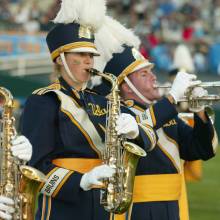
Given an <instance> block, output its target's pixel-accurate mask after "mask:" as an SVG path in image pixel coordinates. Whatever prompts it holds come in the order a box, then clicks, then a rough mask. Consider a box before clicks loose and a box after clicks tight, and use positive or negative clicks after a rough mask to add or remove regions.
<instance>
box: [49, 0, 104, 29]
mask: <svg viewBox="0 0 220 220" xmlns="http://www.w3.org/2000/svg"><path fill="white" fill-rule="evenodd" d="M105 13H106V0H62V3H61V8H60V11H59V12H58V14H57V16H56V18H55V19H54V20H53V22H54V23H64V24H68V23H72V22H73V21H75V22H76V23H79V24H81V25H89V26H92V27H93V28H94V29H95V30H97V29H98V28H100V27H101V25H102V23H103V20H104V16H105Z"/></svg>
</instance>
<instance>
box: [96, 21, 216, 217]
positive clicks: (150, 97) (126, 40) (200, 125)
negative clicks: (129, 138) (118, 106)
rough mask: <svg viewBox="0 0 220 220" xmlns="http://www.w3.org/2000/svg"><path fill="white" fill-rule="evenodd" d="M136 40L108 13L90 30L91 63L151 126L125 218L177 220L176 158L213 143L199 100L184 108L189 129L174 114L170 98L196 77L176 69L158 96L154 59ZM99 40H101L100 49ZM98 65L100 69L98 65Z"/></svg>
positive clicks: (209, 152) (199, 92)
mask: <svg viewBox="0 0 220 220" xmlns="http://www.w3.org/2000/svg"><path fill="white" fill-rule="evenodd" d="M110 42H114V45H111V43H110ZM138 42H139V41H138V39H137V37H136V36H134V35H133V33H131V32H130V31H129V30H127V29H126V28H124V27H123V26H121V25H120V24H119V23H118V22H117V21H115V20H113V19H111V18H109V17H106V18H105V24H104V25H103V26H102V28H101V29H100V30H99V32H98V34H97V35H96V43H97V46H98V49H100V54H101V57H100V58H99V57H97V59H96V65H95V68H97V69H99V70H100V71H103V72H111V73H113V74H115V75H116V76H117V77H118V80H119V83H120V92H121V93H120V94H121V96H122V98H123V99H124V101H125V104H126V105H127V106H128V107H129V108H130V109H131V110H132V111H133V112H134V113H135V114H136V116H137V118H139V120H140V122H141V123H143V124H145V125H146V124H147V125H149V126H153V127H154V128H155V129H157V132H156V133H157V136H158V142H157V146H156V147H155V148H154V150H153V151H152V152H150V153H149V154H148V156H147V157H145V158H141V159H140V162H139V165H138V168H137V173H136V179H135V185H134V197H133V202H134V204H133V208H132V210H131V213H130V215H127V217H128V216H130V219H132V220H137V219H138V220H151V219H152V220H179V219H180V213H179V206H178V200H179V198H180V194H181V182H182V166H181V159H184V160H197V159H203V160H207V159H209V158H211V157H213V156H214V155H215V151H216V147H217V140H216V135H215V131H214V127H213V125H212V123H211V121H210V119H209V117H208V116H207V113H206V112H205V110H204V107H205V106H204V105H203V103H199V105H197V106H191V107H190V110H191V111H192V112H194V120H195V125H194V128H191V127H190V126H188V125H187V124H185V123H184V122H183V121H182V120H181V119H180V118H179V117H178V115H177V114H178V112H177V111H176V103H177V102H178V101H179V100H180V99H181V98H182V97H183V96H184V94H185V92H186V91H187V90H188V88H190V87H195V86H196V85H198V84H199V83H200V81H197V80H196V76H195V75H192V74H188V73H186V72H179V73H178V74H177V76H176V78H175V80H174V82H173V84H172V86H171V89H170V92H169V94H168V95H167V96H166V97H163V98H162V99H161V97H160V94H159V92H158V88H156V87H157V77H156V76H155V74H154V73H153V70H152V69H153V66H154V64H153V63H151V62H149V61H148V60H147V59H145V58H144V57H143V56H142V55H141V54H140V53H139V52H138V51H137V49H136V48H137V46H138ZM101 45H105V48H103V50H102V48H101ZM135 47H136V48H135ZM103 62H105V63H104V65H103ZM103 66H104V70H102V69H101V67H103ZM104 83H105V84H106V85H104ZM107 86H108V85H107V83H106V82H102V84H101V85H100V86H99V87H97V88H96V89H97V90H98V91H99V93H100V94H103V90H104V87H105V88H106V87H107ZM205 94H206V90H205V89H203V88H200V87H195V88H194V89H193V91H192V97H194V98H196V97H201V96H204V95H205ZM103 95H104V94H103ZM105 95H106V94H105ZM155 102H156V103H155ZM154 103H155V104H154ZM120 219H122V218H120ZM124 219H126V218H125V217H124ZM182 219H184V220H186V219H188V216H187V215H185V216H184V217H182V216H181V220H182Z"/></svg>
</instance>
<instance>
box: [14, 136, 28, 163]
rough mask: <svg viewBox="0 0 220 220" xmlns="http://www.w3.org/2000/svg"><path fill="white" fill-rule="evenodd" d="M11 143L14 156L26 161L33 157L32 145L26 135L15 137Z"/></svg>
mask: <svg viewBox="0 0 220 220" xmlns="http://www.w3.org/2000/svg"><path fill="white" fill-rule="evenodd" d="M11 144H12V147H11V151H12V154H13V156H15V157H18V158H19V159H21V160H25V161H29V160H30V159H31V156H32V145H31V143H30V141H29V140H28V139H27V138H26V137H25V136H17V137H15V138H14V139H13V140H12V142H11Z"/></svg>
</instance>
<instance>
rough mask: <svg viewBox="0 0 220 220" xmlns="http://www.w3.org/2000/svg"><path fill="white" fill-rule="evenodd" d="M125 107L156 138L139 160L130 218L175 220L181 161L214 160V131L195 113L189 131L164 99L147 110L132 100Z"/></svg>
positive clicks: (172, 107) (215, 143)
mask: <svg viewBox="0 0 220 220" xmlns="http://www.w3.org/2000/svg"><path fill="white" fill-rule="evenodd" d="M127 104H128V106H130V109H131V110H132V111H133V112H135V114H136V115H137V117H138V118H139V120H140V121H141V122H142V123H146V124H149V125H152V126H153V127H154V128H155V129H156V130H157V131H156V133H157V135H158V142H157V146H156V147H155V148H154V149H153V151H151V153H149V154H148V156H147V157H145V158H141V159H140V161H139V165H138V168H137V173H136V175H137V176H136V182H135V189H134V204H133V208H132V214H131V219H132V220H136V219H138V220H145V219H146V220H149V219H158V220H159V219H160V220H169V219H170V220H178V219H180V217H179V206H178V200H179V198H180V194H181V187H182V186H181V184H182V183H181V182H182V175H183V172H182V164H181V159H184V160H188V161H191V160H197V159H202V160H208V159H209V158H211V157H213V156H214V154H215V148H216V145H217V142H216V140H217V139H216V136H215V135H216V134H215V131H214V128H213V126H212V124H211V122H210V121H208V122H207V123H204V122H203V121H202V120H201V119H200V118H199V117H198V116H197V115H196V114H195V115H194V120H195V126H194V128H191V127H190V126H188V125H187V124H186V123H185V122H183V121H182V120H181V119H180V118H178V115H177V111H176V110H175V107H174V106H173V105H172V104H171V103H170V102H169V101H168V99H167V98H163V99H162V100H160V101H158V103H156V104H154V105H152V106H150V107H149V108H148V109H147V110H146V107H145V106H143V105H141V104H140V103H137V102H135V101H133V100H130V101H127ZM165 109H166V111H164V110H165ZM143 213H145V215H144V216H145V217H144V218H143Z"/></svg>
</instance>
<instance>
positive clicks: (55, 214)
mask: <svg viewBox="0 0 220 220" xmlns="http://www.w3.org/2000/svg"><path fill="white" fill-rule="evenodd" d="M67 3H68V4H67ZM104 3H105V2H104V0H84V1H83V0H78V1H77V0H75V1H72V0H71V1H63V2H62V5H61V10H60V12H59V13H58V15H57V17H56V19H55V22H56V23H57V24H56V25H55V27H54V28H53V29H52V30H51V31H50V32H49V33H48V35H47V44H48V47H49V50H50V53H51V57H52V60H53V62H54V65H55V67H56V69H57V70H59V73H60V77H59V79H58V80H57V82H55V83H53V84H52V85H49V86H48V87H45V88H41V89H38V90H36V91H35V92H34V93H33V95H31V96H30V97H29V98H28V100H27V103H26V106H25V109H24V112H23V120H22V126H21V127H22V132H23V134H24V135H26V136H27V137H28V138H29V140H30V142H31V143H32V145H33V157H32V159H31V161H30V165H32V166H34V167H36V168H37V169H39V170H41V171H42V172H44V173H45V174H46V175H47V177H48V180H47V182H46V183H44V184H42V185H41V188H40V196H39V201H38V210H37V214H36V220H40V219H50V220H56V219H59V220H60V219H65V220H72V219H81V220H90V219H91V220H93V219H95V220H109V218H110V216H109V213H107V212H106V211H105V210H104V208H103V207H101V205H100V191H99V189H98V188H100V187H102V185H103V184H102V182H101V181H102V180H103V179H105V178H108V177H112V175H113V174H114V173H115V170H114V169H113V168H111V167H109V166H107V165H102V161H101V155H102V152H103V150H104V147H105V145H104V140H105V133H104V129H103V127H104V126H105V123H106V113H107V101H106V99H105V98H104V97H102V96H100V95H97V94H96V93H94V92H93V91H91V90H89V89H87V88H86V87H87V82H88V81H89V79H90V74H89V72H88V71H87V70H88V69H90V68H92V67H93V63H94V62H93V61H94V56H96V55H99V53H98V51H97V49H96V47H95V45H94V31H96V30H97V29H98V28H99V26H100V24H101V23H100V22H102V20H103V17H104V13H105V4H104ZM122 112H125V113H123V114H121V115H120V116H119V118H118V120H117V127H116V130H117V133H118V134H122V135H125V137H127V138H129V139H133V141H134V142H135V143H137V144H141V145H142V147H143V149H145V150H146V151H148V150H149V149H150V148H152V146H151V140H150V139H147V138H146V137H148V136H150V135H151V136H155V134H154V133H153V130H152V129H151V134H148V133H146V130H145V129H142V125H140V126H138V124H137V122H136V120H135V118H134V117H133V116H132V115H130V114H132V112H130V111H129V110H128V109H125V108H123V109H122ZM126 112H128V113H129V114H128V113H126ZM151 138H152V137H151Z"/></svg>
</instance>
